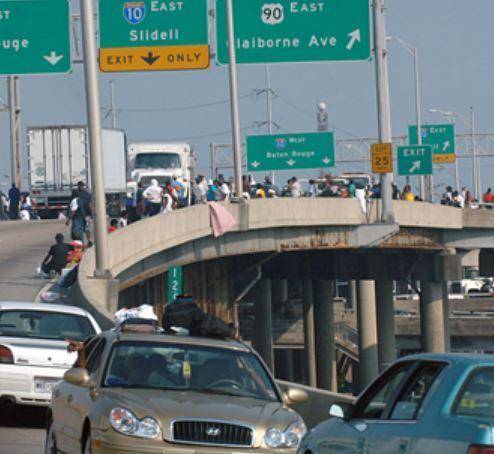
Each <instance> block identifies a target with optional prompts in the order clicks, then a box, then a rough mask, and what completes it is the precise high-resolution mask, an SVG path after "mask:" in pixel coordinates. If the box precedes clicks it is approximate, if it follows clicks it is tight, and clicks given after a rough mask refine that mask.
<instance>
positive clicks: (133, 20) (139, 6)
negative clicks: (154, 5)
mask: <svg viewBox="0 0 494 454" xmlns="http://www.w3.org/2000/svg"><path fill="white" fill-rule="evenodd" d="M146 12H147V9H146V3H144V2H126V3H124V7H123V15H124V17H125V20H126V21H127V22H128V23H129V24H132V25H138V24H140V23H141V22H142V21H143V20H144V19H145V18H146Z"/></svg>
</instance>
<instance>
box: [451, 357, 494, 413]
mask: <svg viewBox="0 0 494 454" xmlns="http://www.w3.org/2000/svg"><path fill="white" fill-rule="evenodd" d="M455 414H456V415H458V416H471V417H476V418H479V417H480V418H489V419H492V418H494V367H484V368H481V369H479V370H477V371H476V372H474V373H473V375H471V376H470V379H469V380H468V382H467V384H466V386H465V387H464V388H463V390H462V392H461V394H460V396H459V398H458V400H457V404H456V408H455Z"/></svg>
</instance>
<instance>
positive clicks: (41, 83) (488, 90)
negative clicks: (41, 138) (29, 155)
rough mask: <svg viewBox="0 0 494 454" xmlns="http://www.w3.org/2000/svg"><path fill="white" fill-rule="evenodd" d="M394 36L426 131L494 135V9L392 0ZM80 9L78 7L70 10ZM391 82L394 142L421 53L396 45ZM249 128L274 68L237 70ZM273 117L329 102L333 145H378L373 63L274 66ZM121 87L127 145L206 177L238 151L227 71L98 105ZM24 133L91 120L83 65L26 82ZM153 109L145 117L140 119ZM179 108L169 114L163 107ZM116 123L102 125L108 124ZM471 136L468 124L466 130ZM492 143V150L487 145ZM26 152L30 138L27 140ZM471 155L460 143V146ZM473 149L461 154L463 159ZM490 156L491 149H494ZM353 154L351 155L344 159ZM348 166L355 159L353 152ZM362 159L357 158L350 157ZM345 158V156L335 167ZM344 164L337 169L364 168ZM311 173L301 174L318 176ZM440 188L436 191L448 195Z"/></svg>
mask: <svg viewBox="0 0 494 454" xmlns="http://www.w3.org/2000/svg"><path fill="white" fill-rule="evenodd" d="M385 3H386V7H387V34H388V35H389V36H398V37H400V38H401V39H403V40H404V41H407V42H409V43H411V44H414V45H416V46H417V47H418V49H419V52H420V67H421V79H422V93H421V97H422V106H423V108H422V111H423V122H424V123H426V122H429V123H437V122H443V119H442V118H441V117H440V116H438V115H437V114H432V113H429V112H428V110H429V109H430V108H433V107H439V108H443V109H446V110H453V111H456V112H459V113H461V114H463V115H465V116H468V114H469V109H470V106H474V107H475V112H476V125H477V130H478V131H479V132H483V133H489V132H493V133H494V127H493V125H492V124H491V123H492V115H493V113H494V112H493V106H494V85H493V83H492V82H493V74H494V43H493V42H492V32H491V28H492V18H493V17H494V2H493V1H492V0H469V1H465V0H461V1H460V0H432V1H431V0H386V2H385ZM77 10H78V2H76V1H74V0H72V12H76V11H77ZM388 44H389V56H390V61H389V77H390V90H391V91H390V94H391V110H392V128H393V135H404V134H406V132H407V125H409V124H412V123H413V122H414V121H415V120H414V118H415V104H414V97H413V89H414V78H413V65H412V58H411V56H410V55H409V54H408V53H407V52H406V51H405V50H404V49H403V48H402V47H400V46H399V45H398V44H397V43H396V42H395V41H390V42H389V43H388ZM238 77H239V93H240V97H241V98H240V122H241V126H242V128H244V130H243V138H244V139H245V135H246V134H254V133H260V132H262V130H261V131H257V130H253V129H252V125H253V123H254V122H256V121H262V120H265V119H266V103H265V99H263V98H262V97H259V99H257V100H255V97H253V96H252V92H253V90H255V89H262V88H264V87H265V68H264V66H239V71H238ZM271 78H272V88H273V90H274V91H275V92H276V98H275V99H274V101H273V120H274V121H275V122H276V123H277V124H279V126H280V130H279V131H280V132H309V131H314V130H315V129H316V105H317V102H318V101H320V100H323V101H325V102H326V103H327V105H328V111H329V116H330V126H331V129H332V130H334V131H335V138H336V139H337V140H338V139H350V138H353V137H376V136H377V109H376V89H375V69H374V62H373V61H370V62H363V63H362V62H358V63H314V64H307V63H303V64H279V65H271ZM110 80H113V81H114V84H115V93H116V105H117V107H118V108H119V109H121V110H120V111H119V114H118V118H117V126H118V127H119V128H122V129H124V130H125V132H126V134H127V137H128V140H129V141H130V142H132V141H145V140H160V141H169V140H176V139H180V140H182V139H183V140H186V141H188V142H190V143H191V144H192V145H193V146H194V148H195V150H196V153H197V156H198V168H199V170H202V171H204V172H207V169H208V167H209V164H210V163H209V156H210V153H209V144H210V143H211V142H216V143H229V142H230V141H231V132H230V130H231V124H230V110H229V103H228V97H229V86H228V70H227V68H226V67H216V66H215V65H214V63H213V64H212V66H211V68H210V69H209V70H206V71H186V72H157V73H132V74H124V73H114V74H101V75H100V93H101V96H100V99H101V104H102V106H103V107H105V106H106V107H107V106H109V94H110V90H109V81H110ZM20 86H21V102H22V124H23V128H24V129H23V135H24V136H25V128H26V127H28V126H47V125H62V124H63V125H72V124H73V125H80V124H84V123H86V110H85V89H84V78H83V71H82V66H81V65H75V66H74V71H73V73H72V74H68V75H51V76H22V77H21V85H20ZM0 98H2V99H3V100H5V99H6V83H5V78H3V77H2V78H0ZM143 109H144V110H145V109H150V110H151V111H148V112H143V111H142V110H143ZM165 109H169V110H165ZM110 124H111V122H110V118H107V119H106V120H105V123H104V126H110ZM467 131H468V129H467V127H466V126H465V125H463V124H462V123H461V122H460V123H458V132H467ZM485 146H486V145H485ZM24 147H25V141H24ZM460 148H461V145H460ZM464 151H465V150H463V149H460V150H459V152H460V153H462V152H464ZM484 151H486V152H489V151H490V150H488V149H487V148H486V149H484ZM9 153H10V152H9V115H8V113H7V112H1V111H0V158H1V159H0V184H2V185H5V184H6V183H7V181H8V178H6V175H7V176H8V174H9V173H10V157H9ZM343 153H344V151H343ZM348 153H349V157H355V156H356V155H355V152H353V151H351V150H348ZM352 153H353V154H352ZM338 158H340V159H342V158H346V156H343V155H342V153H341V152H340V153H339V154H338V155H337V159H338ZM481 162H482V181H483V186H484V188H485V187H487V185H489V184H491V182H490V181H489V180H490V175H491V173H492V169H493V168H494V158H484V159H482V161H481ZM359 169H362V166H360V167H355V166H354V167H352V168H351V169H350V168H348V167H345V166H343V165H340V166H338V167H337V171H344V170H359ZM438 171H439V173H438V175H436V177H435V182H436V183H437V184H438V185H441V184H443V185H444V184H446V183H453V182H454V179H453V174H452V166H447V167H445V168H444V169H439V170H438ZM317 173H318V172H317V171H316V170H314V171H313V172H310V171H309V172H307V171H305V172H301V173H300V175H301V176H310V175H311V174H314V175H315V174H317ZM460 174H461V183H462V184H467V185H469V186H471V164H470V160H467V159H462V160H460ZM439 190H440V187H439V188H438V191H439Z"/></svg>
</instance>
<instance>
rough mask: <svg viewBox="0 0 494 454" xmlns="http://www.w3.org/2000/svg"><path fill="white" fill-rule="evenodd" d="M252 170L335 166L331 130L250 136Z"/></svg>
mask: <svg viewBox="0 0 494 454" xmlns="http://www.w3.org/2000/svg"><path fill="white" fill-rule="evenodd" d="M247 163H248V169H249V171H254V172H261V171H266V170H290V169H317V168H323V167H333V166H334V165H335V158H334V136H333V133H332V132H312V133H303V134H274V135H262V136H249V137H247Z"/></svg>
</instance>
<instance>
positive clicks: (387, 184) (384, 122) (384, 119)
mask: <svg viewBox="0 0 494 454" xmlns="http://www.w3.org/2000/svg"><path fill="white" fill-rule="evenodd" d="M372 9H373V14H374V41H375V45H374V49H375V54H376V55H375V61H376V62H375V66H376V89H377V116H378V124H379V142H380V143H391V142H392V140H393V138H392V132H391V106H390V100H389V78H388V52H387V49H386V19H385V16H384V0H373V4H372ZM380 181H381V200H382V206H383V211H382V216H381V221H382V222H384V223H387V224H392V223H394V222H395V218H394V213H393V192H392V187H391V184H392V182H393V174H391V173H381V178H380Z"/></svg>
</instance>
